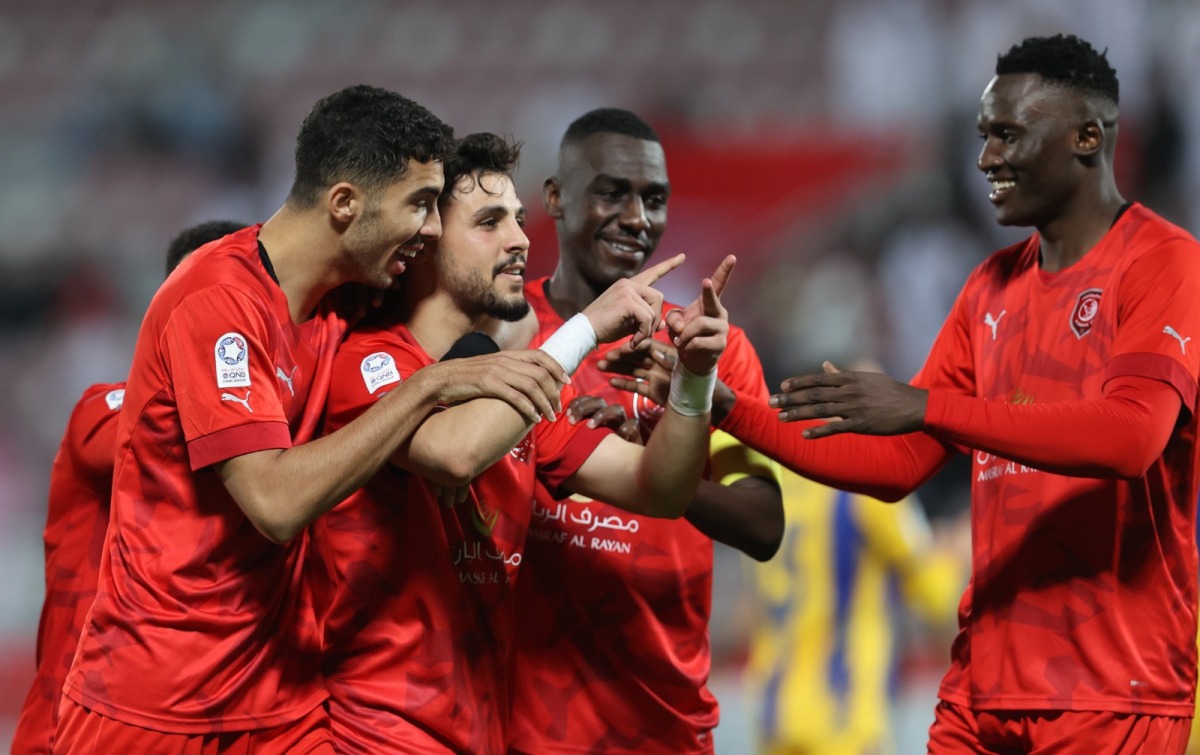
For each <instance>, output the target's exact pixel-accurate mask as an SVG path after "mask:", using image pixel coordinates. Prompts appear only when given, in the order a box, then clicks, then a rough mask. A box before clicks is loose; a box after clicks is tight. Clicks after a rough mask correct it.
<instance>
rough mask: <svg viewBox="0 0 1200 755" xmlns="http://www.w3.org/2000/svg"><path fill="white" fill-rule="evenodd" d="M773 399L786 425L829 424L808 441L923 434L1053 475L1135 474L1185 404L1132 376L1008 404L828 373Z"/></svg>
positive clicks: (1164, 386) (808, 433)
mask: <svg viewBox="0 0 1200 755" xmlns="http://www.w3.org/2000/svg"><path fill="white" fill-rule="evenodd" d="M783 388H784V390H785V391H786V393H783V394H780V395H777V396H773V397H772V405H773V406H776V407H779V408H781V409H782V410H783V411H782V412H781V417H782V418H784V419H785V421H793V420H807V419H830V418H832V421H829V422H828V423H827V424H824V425H820V426H814V427H808V428H806V429H805V430H803V434H804V436H805V437H806V438H823V437H828V436H831V435H837V434H840V433H860V434H865V435H892V434H896V433H908V432H913V431H914V430H923V431H925V432H926V433H928V434H929V435H931V436H933V437H935V438H938V439H940V440H943V441H945V442H947V443H956V444H960V445H964V446H968V447H970V448H975V449H978V450H981V451H987V452H988V453H993V454H996V455H998V456H1001V457H1003V458H1005V459H1009V460H1011V461H1016V462H1019V463H1022V464H1026V465H1028V466H1031V467H1036V468H1038V469H1041V470H1044V471H1047V472H1054V473H1056V474H1065V475H1073V476H1079V477H1125V478H1136V477H1140V476H1141V475H1143V474H1145V472H1146V470H1147V469H1148V468H1149V466H1150V465H1151V464H1152V463H1153V462H1154V460H1155V459H1156V458H1158V457H1159V456H1160V455H1161V454H1162V452H1163V449H1164V448H1165V447H1166V445H1167V440H1168V439H1169V438H1170V435H1171V431H1172V429H1173V428H1174V426H1175V421H1176V419H1177V418H1178V416H1179V411H1180V407H1181V405H1182V402H1181V399H1180V397H1179V394H1178V393H1177V392H1176V391H1175V389H1174V388H1172V387H1171V385H1170V384H1168V383H1165V382H1162V381H1159V380H1154V379H1151V378H1146V377H1139V376H1134V375H1127V376H1121V377H1117V378H1114V379H1112V380H1110V381H1108V382H1107V383H1106V384H1105V386H1104V395H1103V396H1102V397H1101V398H1098V399H1085V400H1079V401H1062V402H1052V403H1046V404H1025V405H1017V404H1009V403H1006V402H1002V401H988V400H985V399H980V398H975V397H973V396H965V395H961V394H956V393H953V392H950V391H944V390H934V391H927V390H924V389H921V388H916V387H914V386H911V385H907V384H904V383H899V382H898V381H895V380H892V379H891V378H889V377H887V376H885V375H879V374H876V373H868V372H827V373H825V374H821V375H807V376H805V377H801V378H793V379H791V380H787V381H784V384H783Z"/></svg>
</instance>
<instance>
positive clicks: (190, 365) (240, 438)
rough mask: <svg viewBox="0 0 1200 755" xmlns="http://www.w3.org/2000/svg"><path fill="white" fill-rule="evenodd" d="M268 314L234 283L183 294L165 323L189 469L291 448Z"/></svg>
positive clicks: (166, 350) (273, 324) (273, 328)
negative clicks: (276, 372) (270, 450)
mask: <svg viewBox="0 0 1200 755" xmlns="http://www.w3.org/2000/svg"><path fill="white" fill-rule="evenodd" d="M278 330H279V325H278V323H277V322H275V321H274V317H273V315H271V314H270V313H269V312H267V311H265V309H264V307H263V306H260V305H259V304H257V303H255V302H254V301H253V300H252V299H251V298H250V297H248V296H247V295H246V294H245V293H243V292H241V291H239V290H237V289H236V288H234V287H232V286H212V287H209V288H205V289H203V290H200V291H197V292H195V293H192V294H190V295H188V296H186V297H185V298H183V299H182V300H181V301H180V302H179V304H178V305H176V307H175V309H174V310H173V311H172V312H171V315H170V317H169V319H168V320H167V323H166V326H165V328H164V329H163V336H162V337H163V339H164V342H165V348H164V349H163V354H164V357H165V360H166V367H167V370H168V372H169V374H170V383H171V387H172V390H173V391H174V394H175V403H176V407H177V409H178V412H179V420H180V423H181V425H182V427H183V435H184V439H185V440H186V441H187V443H188V454H189V456H190V462H191V467H192V469H193V470H197V469H202V468H204V467H207V466H209V465H211V464H215V463H217V462H220V461H225V460H227V459H232V458H234V457H235V456H241V455H243V454H247V453H253V452H255V451H262V450H266V449H271V448H290V447H291V445H292V443H291V433H290V431H289V429H288V425H287V417H286V414H285V413H284V408H283V400H282V396H281V395H280V383H279V381H278V380H277V379H276V378H275V362H274V358H273V356H272V355H273V353H274V351H275V346H276V344H277V341H278V339H279V337H280V333H279V332H278Z"/></svg>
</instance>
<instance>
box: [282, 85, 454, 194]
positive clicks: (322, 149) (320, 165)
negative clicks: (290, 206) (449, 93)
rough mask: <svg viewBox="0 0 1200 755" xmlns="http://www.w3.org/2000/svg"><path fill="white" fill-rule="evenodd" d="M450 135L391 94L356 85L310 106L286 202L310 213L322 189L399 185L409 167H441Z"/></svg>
mask: <svg viewBox="0 0 1200 755" xmlns="http://www.w3.org/2000/svg"><path fill="white" fill-rule="evenodd" d="M453 149H454V130H453V129H451V128H450V127H449V126H447V125H446V124H445V123H443V122H442V121H441V119H439V118H438V117H437V116H435V115H434V114H433V113H431V112H429V110H427V109H426V108H425V107H424V106H422V105H419V104H417V103H416V102H413V101H412V100H410V99H408V98H406V97H403V96H401V95H399V94H396V93H395V92H392V91H389V90H387V89H380V88H379V87H373V86H367V85H365V84H358V85H355V86H351V87H346V88H345V89H342V90H340V91H337V92H334V93H333V94H331V95H329V96H328V97H325V98H323V99H321V100H320V101H318V102H317V104H316V105H313V109H312V111H311V112H310V113H309V114H308V116H307V117H306V118H305V119H304V122H303V123H302V124H301V125H300V132H299V133H298V134H297V135H296V180H295V182H294V183H293V184H292V190H291V192H290V193H289V194H288V201H290V202H292V203H294V204H296V205H298V206H300V207H311V206H312V205H313V203H315V202H316V201H317V198H318V197H319V196H320V193H321V191H322V190H323V189H325V188H327V187H330V186H333V185H334V184H335V183H337V182H338V181H351V182H355V183H359V184H362V185H363V186H365V187H367V188H369V189H377V188H381V187H383V186H386V185H387V184H389V183H391V182H393V181H396V180H398V179H400V178H401V177H402V176H403V175H404V172H405V170H407V168H408V161H409V160H410V159H411V160H416V161H417V162H419V163H427V162H433V161H443V160H445V159H446V157H447V156H448V155H449V154H450V152H451V151H452V150H453Z"/></svg>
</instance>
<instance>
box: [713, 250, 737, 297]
mask: <svg viewBox="0 0 1200 755" xmlns="http://www.w3.org/2000/svg"><path fill="white" fill-rule="evenodd" d="M735 265H737V257H735V256H733V255H732V254H727V255H725V259H723V260H721V264H720V265H718V266H717V271H716V272H715V273H713V274H712V283H713V291H714V292H715V293H716V294H717V296H720V295H721V292H722V291H724V290H725V284H726V283H728V282H729V276H730V275H731V274H732V273H733V268H734V266H735Z"/></svg>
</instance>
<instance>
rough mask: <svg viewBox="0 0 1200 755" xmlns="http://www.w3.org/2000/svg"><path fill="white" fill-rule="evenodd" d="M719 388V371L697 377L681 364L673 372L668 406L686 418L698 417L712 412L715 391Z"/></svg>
mask: <svg viewBox="0 0 1200 755" xmlns="http://www.w3.org/2000/svg"><path fill="white" fill-rule="evenodd" d="M716 386H717V371H716V370H713V371H712V372H710V373H708V374H707V375H697V374H695V373H694V372H692V371H691V370H689V369H688V368H686V367H684V366H683V364H682V363H681V362H676V363H675V369H674V370H673V371H672V372H671V392H670V394H668V396H667V405H668V406H670V407H671V408H672V409H674V410H675V411H676V412H678V413H679V414H682V415H683V416H685V417H698V416H700V415H701V414H707V413H709V412H710V411H712V397H713V389H714V388H715V387H716Z"/></svg>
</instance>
